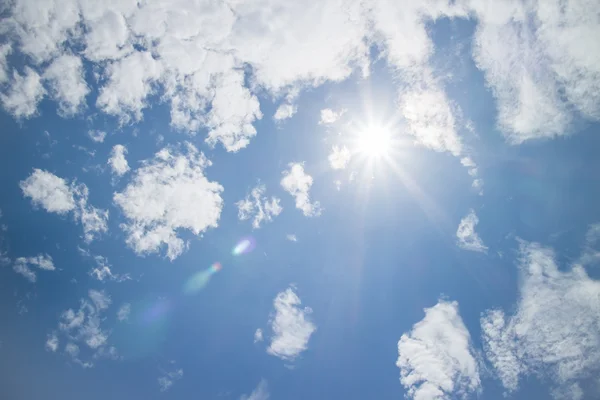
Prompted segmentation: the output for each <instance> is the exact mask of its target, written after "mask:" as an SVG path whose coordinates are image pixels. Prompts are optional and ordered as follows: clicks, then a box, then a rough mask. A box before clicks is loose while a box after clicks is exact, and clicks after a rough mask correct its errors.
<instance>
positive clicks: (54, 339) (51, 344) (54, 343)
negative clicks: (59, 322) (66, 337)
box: [46, 333, 60, 353]
mask: <svg viewBox="0 0 600 400" xmlns="http://www.w3.org/2000/svg"><path fill="white" fill-rule="evenodd" d="M59 344H60V342H59V341H58V336H56V333H52V334H50V335H48V339H47V340H46V350H48V351H51V352H53V353H54V352H56V350H58V345H59Z"/></svg>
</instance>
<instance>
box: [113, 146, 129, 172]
mask: <svg viewBox="0 0 600 400" xmlns="http://www.w3.org/2000/svg"><path fill="white" fill-rule="evenodd" d="M125 154H127V147H125V146H123V145H122V144H116V145H114V146H113V148H112V151H111V152H110V158H109V159H108V165H110V169H111V170H112V172H113V174H116V175H117V176H123V175H125V174H126V173H127V172H128V171H129V164H127V159H126V158H125Z"/></svg>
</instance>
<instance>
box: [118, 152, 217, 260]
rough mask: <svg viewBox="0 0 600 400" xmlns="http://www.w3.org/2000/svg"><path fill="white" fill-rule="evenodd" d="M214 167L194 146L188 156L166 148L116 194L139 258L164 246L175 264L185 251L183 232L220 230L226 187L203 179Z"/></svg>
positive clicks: (198, 232)
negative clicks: (207, 169) (209, 167)
mask: <svg viewBox="0 0 600 400" xmlns="http://www.w3.org/2000/svg"><path fill="white" fill-rule="evenodd" d="M209 165H211V163H210V161H209V160H208V159H207V158H206V157H205V156H204V154H202V153H199V152H198V150H196V148H195V147H194V146H193V145H191V144H189V143H188V144H186V146H185V149H184V151H179V150H177V149H175V148H164V149H162V150H161V151H159V152H158V153H156V155H155V156H154V158H153V159H150V160H147V161H145V162H144V163H143V164H142V166H141V167H140V168H139V169H137V170H136V171H135V173H134V176H133V179H132V181H131V182H130V183H129V184H128V185H127V187H126V188H125V190H124V191H123V192H121V193H115V195H114V201H115V203H116V204H117V205H118V206H119V207H120V208H121V209H122V211H123V213H124V215H125V217H126V218H127V219H128V222H127V223H126V224H123V225H122V227H123V229H124V230H125V232H126V233H127V244H128V245H129V246H131V248H132V249H133V250H134V251H135V252H136V253H138V254H147V253H154V252H157V251H158V250H159V249H160V247H161V245H163V244H164V245H166V246H167V257H169V258H170V259H171V260H174V259H175V258H177V256H179V255H180V254H181V253H182V252H183V250H184V249H185V247H186V244H185V242H184V241H183V240H182V239H181V238H179V237H178V236H177V230H178V229H187V230H190V231H191V232H193V233H194V234H195V235H200V234H201V233H202V232H204V231H205V230H206V229H208V228H211V227H213V228H214V227H217V222H218V220H219V217H220V215H221V209H222V207H223V199H222V198H221V196H220V193H221V192H222V191H223V187H222V186H221V185H219V184H218V183H216V182H210V181H209V180H208V179H206V177H205V176H204V169H205V168H206V167H208V166H209Z"/></svg>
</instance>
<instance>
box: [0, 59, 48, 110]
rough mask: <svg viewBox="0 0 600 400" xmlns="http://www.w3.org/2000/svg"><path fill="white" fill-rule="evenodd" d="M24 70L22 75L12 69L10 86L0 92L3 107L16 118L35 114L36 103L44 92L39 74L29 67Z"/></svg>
mask: <svg viewBox="0 0 600 400" xmlns="http://www.w3.org/2000/svg"><path fill="white" fill-rule="evenodd" d="M24 71H25V74H24V75H21V74H19V73H18V72H17V71H13V76H12V83H11V85H10V88H9V89H8V91H7V92H6V93H1V94H0V100H1V101H2V105H3V106H4V109H5V110H6V111H7V112H9V113H10V114H12V115H13V116H14V117H15V118H17V119H22V118H30V117H32V116H34V115H36V114H37V106H38V103H39V102H40V101H41V100H42V98H43V97H44V95H45V94H46V90H45V89H44V87H43V85H42V80H41V78H40V75H39V74H38V73H37V72H35V71H34V70H33V69H31V68H30V67H25V70H24Z"/></svg>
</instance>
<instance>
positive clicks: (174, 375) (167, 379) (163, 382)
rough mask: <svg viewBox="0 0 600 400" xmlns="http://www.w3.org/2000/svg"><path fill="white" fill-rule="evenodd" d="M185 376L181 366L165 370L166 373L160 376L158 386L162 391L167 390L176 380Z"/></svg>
mask: <svg viewBox="0 0 600 400" xmlns="http://www.w3.org/2000/svg"><path fill="white" fill-rule="evenodd" d="M181 378H183V369H181V368H179V369H177V370H174V371H171V372H165V374H164V375H163V376H161V377H159V378H158V386H159V387H160V391H161V392H166V391H167V390H169V389H170V388H171V386H173V383H175V381H178V380H180V379H181Z"/></svg>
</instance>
